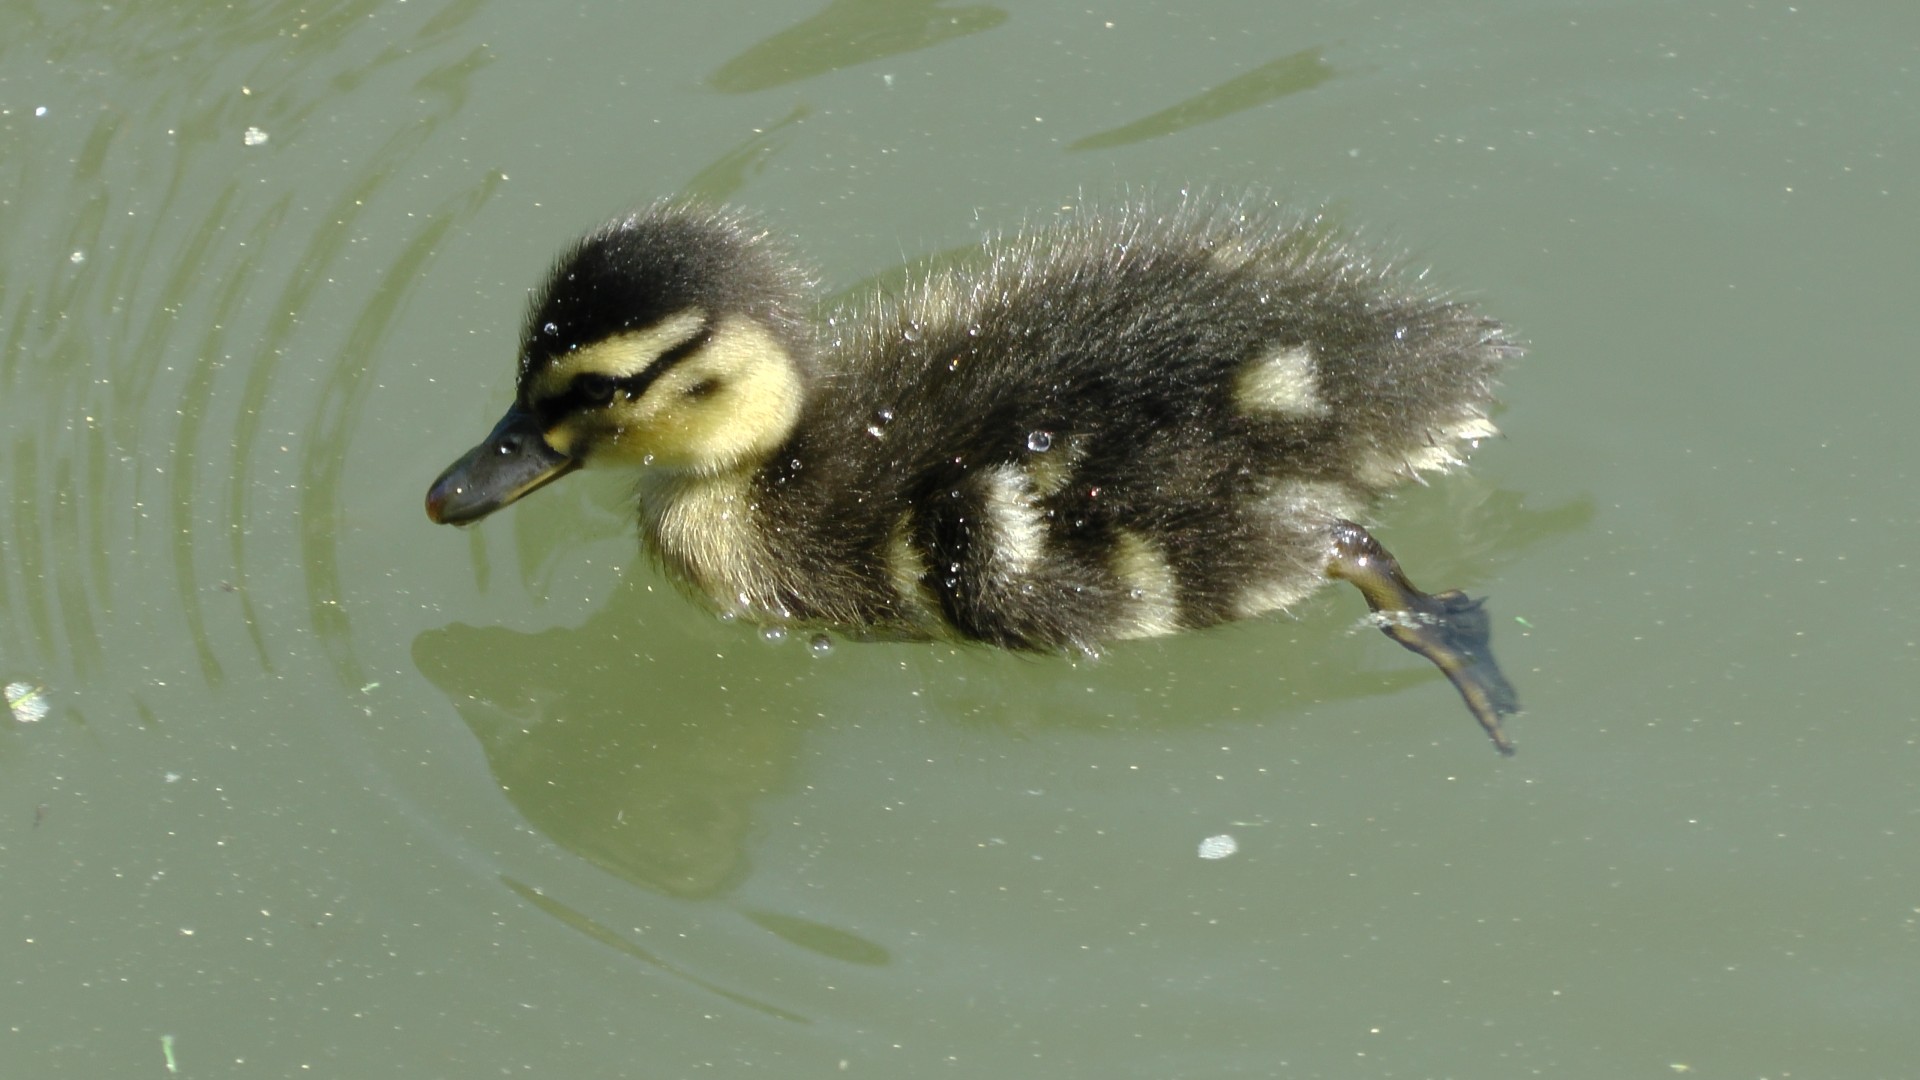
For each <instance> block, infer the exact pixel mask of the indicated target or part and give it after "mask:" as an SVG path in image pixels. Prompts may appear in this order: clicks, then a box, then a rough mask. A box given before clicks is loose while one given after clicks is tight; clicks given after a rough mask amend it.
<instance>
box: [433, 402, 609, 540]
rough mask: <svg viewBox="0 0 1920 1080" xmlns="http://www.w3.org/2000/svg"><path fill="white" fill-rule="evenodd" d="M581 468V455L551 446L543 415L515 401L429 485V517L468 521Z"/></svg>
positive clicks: (441, 521)
mask: <svg viewBox="0 0 1920 1080" xmlns="http://www.w3.org/2000/svg"><path fill="white" fill-rule="evenodd" d="M579 467H580V459H579V458H574V457H569V456H567V455H566V454H562V453H560V452H559V451H558V450H555V449H554V448H553V447H551V446H548V445H547V439H546V433H545V432H544V431H543V430H542V428H541V424H540V418H539V417H537V416H535V415H534V414H533V413H530V412H527V411H525V410H523V409H521V408H520V407H519V406H517V405H516V406H514V407H513V408H511V409H508V410H507V415H505V416H503V417H501V418H500V422H499V423H498V424H495V425H494V426H493V431H492V433H491V434H489V435H488V436H487V437H486V438H485V439H484V440H482V441H481V443H480V445H479V446H476V447H474V448H473V449H471V450H469V451H467V452H466V453H465V454H462V455H461V456H460V460H459V461H456V462H454V463H453V464H452V465H449V466H447V471H446V472H443V473H441V474H440V478H439V479H438V480H435V481H434V482H433V486H432V487H431V488H428V489H427V516H428V517H429V518H432V519H433V520H434V521H435V522H436V523H438V524H441V525H467V524H470V523H472V522H475V521H479V520H480V519H481V518H483V517H486V516H487V515H488V514H491V513H493V512H494V511H495V510H498V509H500V508H501V507H503V506H505V505H507V504H508V503H510V502H513V501H514V500H516V499H518V498H520V497H521V496H523V495H527V494H529V493H531V492H533V491H536V490H538V489H539V488H541V487H543V486H545V485H547V484H550V483H552V482H553V481H555V480H558V479H560V478H561V477H563V476H565V475H567V474H568V473H570V472H572V471H573V470H575V469H577V468H579Z"/></svg>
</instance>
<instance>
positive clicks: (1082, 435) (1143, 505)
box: [426, 200, 1520, 753]
mask: <svg viewBox="0 0 1920 1080" xmlns="http://www.w3.org/2000/svg"><path fill="white" fill-rule="evenodd" d="M817 305H818V301H817V300H816V299H815V297H814V294H813V291H812V285H811V282H810V281H809V279H808V277H807V275H806V274H804V273H803V272H802V271H801V270H799V269H797V263H796V262H795V260H794V259H793V257H792V256H791V255H790V254H789V253H788V251H787V249H786V248H785V247H784V245H782V244H781V243H780V242H779V241H777V240H776V239H774V238H773V237H771V236H770V235H769V234H768V233H767V232H766V230H764V229H763V228H761V227H760V226H758V225H757V224H754V223H753V222H752V221H750V220H749V219H747V218H745V217H742V216H740V215H738V214H737V213H734V212H731V211H727V210H722V209H711V208H702V207H697V206H693V205H688V204H684V203H662V204H658V205H655V206H653V207H651V208H649V209H646V210H643V211H640V212H637V213H634V214H631V215H629V216H625V217H621V218H618V219H616V220H613V221H611V222H608V223H607V224H605V225H602V226H601V227H599V228H597V229H595V230H594V231H592V232H590V233H588V234H587V235H586V236H585V237H584V238H582V239H581V240H580V241H578V242H577V243H576V244H575V245H574V246H573V247H572V248H571V249H570V250H568V251H566V252H565V253H564V254H562V255H561V256H560V258H559V259H558V261H557V262H556V263H555V265H554V267H553V269H552V272H551V273H550V275H549V276H548V278H547V281H546V284H545V286H544V287H543V288H541V289H540V290H539V291H538V293H537V294H536V295H535V297H534V300H533V303H532V306H531V309H530V312H529V315H528V318H527V323H526V332H525V334H524V336H523V337H522V339H521V344H520V350H519V367H518V383H517V391H516V395H515V398H514V403H513V405H512V407H510V408H509V409H508V410H507V414H506V416H505V417H503V418H502V419H501V420H500V422H499V424H498V425H497V426H495V427H494V429H493V431H492V432H491V433H490V434H488V435H487V437H486V439H485V440H484V441H482V442H481V443H480V444H479V445H478V446H476V447H474V448H473V449H472V450H470V451H468V452H467V453H466V454H465V455H464V456H463V457H461V458H460V459H459V460H458V461H455V462H454V463H453V465H452V466H450V467H449V468H448V469H447V470H446V471H445V472H444V473H442V474H441V475H440V477H439V478H438V479H436V480H435V481H434V482H433V486H432V487H431V489H430V490H429V491H428V494H427V500H426V506H427V516H428V517H429V518H431V519H432V520H433V521H435V522H441V523H447V524H455V525H464V524H468V523H470V522H474V521H478V520H480V519H481V518H483V517H485V516H486V515H488V514H490V513H492V512H493V511H495V510H498V509H499V508H501V507H503V506H505V505H507V504H508V503H511V502H514V501H516V500H518V499H520V498H522V497H524V496H526V495H527V494H529V493H531V492H533V491H534V490H536V489H538V488H540V487H542V486H543V485H545V484H548V483H551V482H552V481H554V480H556V479H558V478H559V477H561V476H564V475H566V474H567V473H569V472H572V471H573V470H574V469H577V468H579V467H581V466H582V465H587V464H596V465H597V464H611V465H616V466H623V467H628V468H631V469H633V470H635V471H636V473H637V475H638V478H639V479H638V489H637V493H638V504H639V518H640V528H641V532H642V534H643V536H644V538H645V541H646V545H647V547H648V549H649V550H650V551H651V552H652V554H653V556H654V557H655V558H656V559H657V560H658V561H659V562H660V563H661V564H662V565H663V567H664V568H665V570H666V571H667V573H668V574H669V575H670V576H671V577H672V578H673V579H675V580H676V581H677V582H678V583H679V584H681V585H682V586H683V587H685V588H686V589H687V590H688V591H689V592H691V593H692V594H694V595H695V596H698V597H701V598H704V599H705V600H706V601H708V602H709V603H711V604H712V605H713V606H714V607H716V608H717V609H719V610H721V611H723V612H728V613H731V614H734V615H738V616H740V617H744V618H748V619H752V620H756V621H759V622H762V623H772V624H794V625H800V626H813V627H820V628H826V629H832V630H835V631H837V632H841V633H844V634H848V635H850V636H854V637H860V638H885V639H947V640H958V641H971V642H983V643H986V644H989V645H994V646H1000V647H1004V648H1008V649H1016V650H1036V651H1060V650H1076V649H1077V650H1083V651H1086V652H1089V653H1091V652H1093V651H1095V650H1096V649H1097V648H1098V647H1099V646H1100V644H1101V643H1103V642H1109V641H1115V640H1121V639H1127V638H1142V637H1153V636H1157V635H1161V634H1168V633H1172V632H1175V631H1180V630H1188V629H1195V628H1199V627H1205V626H1211V625H1214V624H1217V623H1221V622H1226V621H1228V620H1233V619H1242V618H1247V617H1250V616H1255V615H1260V614H1262V613H1265V612H1271V611H1275V610H1278V609H1285V608H1289V607H1291V606H1292V605H1295V604H1297V603H1299V602H1300V601H1301V600H1303V599H1304V598H1306V597H1307V596H1308V594H1310V593H1312V592H1314V591H1315V590H1316V589H1317V588H1319V587H1320V586H1321V585H1322V584H1323V583H1325V582H1327V581H1331V580H1344V581H1348V582H1351V583H1353V584H1354V585H1356V586H1357V587H1358V588H1359V589H1360V591H1361V594H1362V595H1363V596H1364V597H1365V599H1366V601H1367V604H1368V605H1369V607H1370V608H1371V609H1372V611H1373V612H1375V613H1376V614H1375V619H1376V621H1377V622H1378V624H1379V625H1380V628H1381V629H1382V630H1384V631H1385V632H1386V633H1387V635H1388V636H1390V637H1392V638H1393V639H1394V640H1396V641H1398V642H1399V643H1400V644H1402V645H1404V646H1406V647H1407V648H1409V649H1411V650H1413V651H1415V652H1417V653H1419V654H1420V655H1422V656H1425V657H1426V658H1427V659H1428V660H1430V661H1432V662H1433V663H1434V664H1435V665H1436V666H1438V667H1439V668H1440V670H1441V671H1442V672H1444V673H1445V674H1446V676H1447V677H1448V679H1450V680H1451V681H1452V682H1453V684H1454V686H1455V687H1456V688H1457V689H1458V690H1459V692H1460V694H1461V696H1462V697H1463V698H1464V699H1465V701H1466V703H1467V706H1468V708H1469V710H1470V711H1471V712H1472V713H1473V715H1474V716H1475V718H1476V719H1478V721H1479V722H1480V724H1481V726H1482V727H1483V728H1485V730H1486V732H1487V734H1488V735H1489V736H1490V737H1491V738H1492V740H1493V742H1494V745H1495V746H1496V747H1497V748H1499V749H1500V750H1501V751H1502V752H1503V753H1511V752H1512V745H1511V743H1510V742H1509V741H1508V739H1507V737H1506V735H1505V734H1504V733H1503V731H1502V727H1501V721H1502V719H1503V718H1504V717H1506V716H1509V715H1511V714H1513V713H1515V712H1517V711H1518V708H1519V706H1518V701H1517V698H1516V696H1515V694H1514V691H1513V689H1512V687H1511V686H1510V685H1509V684H1508V682H1507V680H1506V678H1505V677H1504V676H1503V675H1502V674H1501V672H1500V669H1499V667H1498V665H1497V664H1496V663H1495V662H1494V659H1493V654H1492V652H1491V650H1490V647H1489V620H1488V616H1487V613H1486V611H1485V609H1484V608H1483V607H1482V605H1481V601H1479V600H1473V599H1469V598H1468V597H1467V596H1465V595H1464V594H1463V593H1461V592H1459V591H1448V592H1442V593H1439V594H1437V595H1429V594H1426V593H1423V592H1420V591H1419V590H1418V589H1416V588H1415V587H1414V586H1413V584H1412V583H1411V582H1410V581H1409V580H1408V578H1407V576H1406V574H1405V573H1404V572H1403V571H1402V570H1401V568H1400V566H1399V564H1398V563H1397V562H1396V561H1395V560H1394V558H1393V557H1392V556H1391V555H1389V554H1388V553H1387V551H1386V550H1385V549H1384V548H1382V547H1381V546H1380V544H1379V543H1378V542H1377V541H1376V540H1375V539H1374V538H1373V537H1372V536H1371V535H1370V534H1369V533H1368V532H1367V531H1366V530H1365V529H1364V528H1362V527H1361V526H1360V525H1359V524H1357V523H1356V519H1357V518H1359V517H1360V516H1361V515H1362V514H1363V513H1364V511H1365V509H1366V507H1367V506H1368V504H1369V503H1370V502H1371V501H1372V500H1374V499H1375V498H1377V497H1379V496H1380V495H1381V494H1383V493H1385V492H1386V491H1387V490H1389V489H1391V488H1393V487H1395V486H1397V485H1399V484H1400V483H1402V482H1404V481H1407V480H1410V479H1413V480H1418V479H1420V474H1421V473H1423V472H1430V471H1443V470H1446V469H1449V468H1453V467H1455V466H1458V465H1460V464H1462V461H1463V458H1464V456H1465V453H1466V451H1467V449H1468V448H1470V447H1472V446H1476V445H1477V444H1478V442H1479V441H1480V440H1482V439H1485V438H1487V437H1489V436H1491V435H1493V434H1495V429H1494V426H1493V424H1492V423H1491V422H1490V421H1489V419H1488V415H1487V414H1488V410H1489V407H1490V405H1491V403H1492V384H1493V380H1494V378H1495V376H1496V374H1497V372H1498V371H1499V369H1500V368H1501V366H1502V363H1503V361H1505V360H1507V359H1509V358H1512V357H1514V356H1517V355H1518V354H1519V352H1520V349H1519V347H1518V346H1517V344H1516V343H1515V342H1514V341H1513V340H1512V339H1511V338H1510V337H1509V336H1508V335H1507V334H1506V332H1505V331H1504V330H1503V329H1502V327H1501V325H1500V324H1499V323H1498V322H1496V321H1494V320H1493V319H1491V318H1488V317H1487V316H1485V315H1482V314H1480V313H1478V312H1477V311H1476V310H1475V309H1474V308H1472V307H1471V306H1469V305H1467V304H1466V303H1463V302H1461V301H1459V300H1455V299H1450V298H1447V297H1445V296H1442V295H1440V294H1438V293H1436V292H1434V291H1433V290H1431V289H1430V288H1428V287H1425V286H1422V285H1418V284H1409V283H1407V282H1406V281H1405V280H1403V279H1402V278H1401V277H1400V276H1399V275H1398V274H1397V273H1395V272H1394V271H1393V270H1391V269H1390V268H1388V267H1386V266H1384V265H1383V264H1381V263H1380V262H1379V261H1377V260H1375V259H1373V258H1370V257H1369V256H1367V255H1366V254H1364V253H1363V252H1362V251H1360V250H1359V249H1357V248H1356V247H1355V246H1354V244H1353V243H1352V242H1351V241H1349V240H1346V239H1343V238H1341V237H1340V236H1338V235H1336V234H1335V233H1334V232H1333V231H1332V230H1331V229H1330V228H1328V227H1327V226H1326V225H1325V224H1324V222H1322V221H1321V220H1320V219H1318V218H1311V217H1285V216H1281V215H1279V214H1276V213H1272V212H1267V211H1258V210H1254V209H1250V208H1248V207H1244V206H1219V205H1211V204H1206V203H1204V202H1202V201H1199V200H1190V201H1188V202H1185V203H1183V204H1182V205H1180V206H1178V207H1176V208H1173V209H1171V210H1167V211H1156V210H1154V209H1153V208H1152V207H1150V206H1131V207H1125V208H1121V209H1118V210H1116V211H1112V212H1109V213H1105V214H1101V213H1093V212H1086V213H1082V214H1081V215H1080V216H1079V217H1078V218H1076V219H1073V220H1069V221H1067V222H1065V223H1062V224H1057V225H1054V226H1051V227H1045V228H1038V229H1029V230H1027V231H1024V232H1021V233H1018V234H1016V235H1013V236H1010V237H1006V238H1002V239H990V240H988V241H987V242H986V243H985V244H984V245H983V247H982V248H981V250H980V251H979V252H978V256H977V258H976V259H974V260H973V261H972V263H971V264H969V265H962V266H959V267H956V268H949V269H938V270H933V271H929V272H927V273H925V274H924V275H923V276H921V277H920V278H919V279H918V280H917V281H916V282H914V283H913V284H911V285H909V286H908V287H907V288H906V289H905V290H904V291H903V293H902V294H900V295H880V296H877V297H875V298H873V299H871V300H869V301H867V302H866V303H865V304H864V305H858V306H854V307H851V308H846V309H832V310H827V311H826V312H825V313H824V316H823V317H820V318H816V316H815V313H816V310H817Z"/></svg>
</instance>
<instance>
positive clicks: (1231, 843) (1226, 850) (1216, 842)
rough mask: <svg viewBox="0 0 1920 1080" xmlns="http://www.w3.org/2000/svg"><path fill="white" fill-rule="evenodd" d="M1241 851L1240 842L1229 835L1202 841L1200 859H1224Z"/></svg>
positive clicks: (1210, 837) (1211, 837) (1225, 834)
mask: <svg viewBox="0 0 1920 1080" xmlns="http://www.w3.org/2000/svg"><path fill="white" fill-rule="evenodd" d="M1239 850H1240V841H1238V840H1235V839H1234V838H1233V837H1232V836H1231V835H1229V834H1227V833H1221V834H1220V835H1219V836H1209V837H1207V838H1206V839H1205V840H1202V841H1200V857H1201V858H1203V859H1224V858H1226V857H1227V856H1229V855H1231V854H1233V853H1234V852H1236V851H1239Z"/></svg>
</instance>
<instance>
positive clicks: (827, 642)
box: [807, 634, 833, 656]
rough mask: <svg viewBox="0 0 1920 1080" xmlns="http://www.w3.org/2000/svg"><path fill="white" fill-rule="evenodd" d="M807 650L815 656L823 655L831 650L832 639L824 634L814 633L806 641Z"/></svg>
mask: <svg viewBox="0 0 1920 1080" xmlns="http://www.w3.org/2000/svg"><path fill="white" fill-rule="evenodd" d="M807 651H808V652H810V653H812V654H813V655H815V656H825V655H827V654H828V653H830V652H832V651H833V639H832V638H830V637H828V636H827V635H825V634H815V635H813V639H812V640H810V641H808V642H807Z"/></svg>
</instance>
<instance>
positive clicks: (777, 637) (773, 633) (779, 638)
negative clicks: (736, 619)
mask: <svg viewBox="0 0 1920 1080" xmlns="http://www.w3.org/2000/svg"><path fill="white" fill-rule="evenodd" d="M760 640H762V641H765V642H769V643H771V644H774V645H778V644H780V643H781V642H783V641H785V640H787V628H786V627H784V626H763V627H761V628H760Z"/></svg>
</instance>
